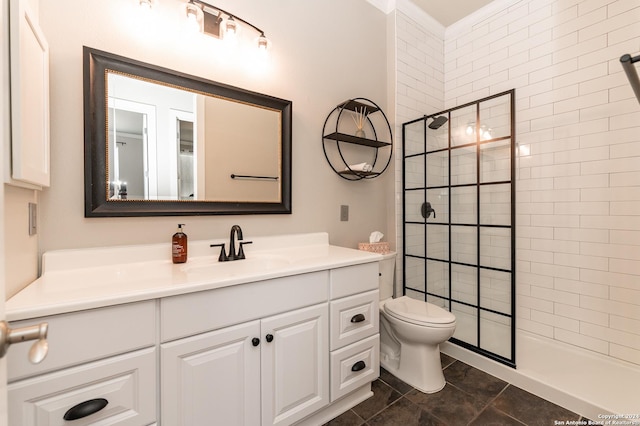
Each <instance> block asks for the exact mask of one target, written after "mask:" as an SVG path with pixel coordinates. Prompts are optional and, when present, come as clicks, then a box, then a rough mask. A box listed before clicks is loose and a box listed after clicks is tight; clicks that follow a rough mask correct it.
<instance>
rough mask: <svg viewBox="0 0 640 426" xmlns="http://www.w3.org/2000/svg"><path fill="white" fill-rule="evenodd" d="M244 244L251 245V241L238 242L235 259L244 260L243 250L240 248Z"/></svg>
mask: <svg viewBox="0 0 640 426" xmlns="http://www.w3.org/2000/svg"><path fill="white" fill-rule="evenodd" d="M245 244H253V241H240V248H239V249H238V257H237V259H246V257H245V255H244V249H243V248H242V246H243V245H245Z"/></svg>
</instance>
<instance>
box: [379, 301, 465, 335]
mask: <svg viewBox="0 0 640 426" xmlns="http://www.w3.org/2000/svg"><path fill="white" fill-rule="evenodd" d="M384 311H385V312H386V313H387V314H389V315H391V316H393V317H395V318H397V319H399V320H401V321H406V322H409V323H411V324H416V325H421V326H424V327H434V328H440V327H451V326H452V325H453V324H455V322H456V317H455V315H453V314H452V313H451V312H449V311H447V310H445V309H443V308H441V307H439V306H436V305H434V304H432V303H427V302H423V301H420V300H416V299H412V298H410V297H408V296H402V297H399V298H397V299H391V300H387V301H385V303H384Z"/></svg>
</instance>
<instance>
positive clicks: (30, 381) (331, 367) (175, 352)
mask: <svg viewBox="0 0 640 426" xmlns="http://www.w3.org/2000/svg"><path fill="white" fill-rule="evenodd" d="M320 237H322V238H319V237H318V236H314V235H311V237H310V239H309V240H308V241H309V247H308V248H299V247H296V248H294V249H291V251H290V252H287V256H289V257H287V258H291V259H297V258H296V256H299V259H298V260H295V261H294V260H292V261H291V262H292V263H291V265H293V266H290V267H284V269H282V271H279V272H274V271H273V270H272V271H270V270H269V269H267V270H265V271H264V272H262V271H260V272H259V273H254V275H251V274H252V272H251V271H252V270H251V269H250V268H251V265H252V263H250V262H248V261H247V262H246V264H242V263H241V262H231V263H230V264H224V265H218V264H217V263H213V264H212V265H209V264H208V263H203V264H204V265H205V269H203V270H199V269H198V265H199V264H198V263H197V262H193V263H191V265H187V266H191V268H190V269H188V268H182V267H181V266H180V265H172V264H171V263H168V262H166V261H164V262H158V263H153V264H150V265H146V264H144V263H142V265H145V266H144V268H145V269H144V270H137V269H135V268H139V267H140V266H138V265H140V264H139V263H134V264H133V265H132V266H131V267H128V266H127V265H126V264H125V265H122V264H117V265H118V266H117V267H116V268H115V271H116V272H115V273H111V272H109V271H108V270H107V269H108V268H107V269H105V267H104V266H102V262H98V261H96V262H95V263H96V265H97V266H95V268H98V269H96V270H95V271H93V270H92V269H91V268H92V266H91V265H90V263H91V262H84V264H86V263H89V265H88V266H87V268H85V269H83V270H82V271H81V272H78V271H77V270H75V269H74V270H72V273H70V274H66V273H64V272H60V270H62V269H63V267H64V265H67V264H71V262H69V260H67V259H66V258H61V259H59V260H57V259H55V258H49V259H48V262H47V267H48V268H51V270H54V271H58V273H57V274H50V275H48V276H47V274H46V272H45V274H44V277H43V278H41V279H39V281H37V282H36V283H35V285H34V286H33V287H32V288H31V289H27V290H28V291H27V292H25V293H22V294H20V293H19V294H18V295H16V296H15V297H14V298H12V299H11V300H9V301H8V302H7V304H8V305H9V309H8V319H9V321H10V326H11V327H12V328H13V327H24V326H28V325H34V324H38V323H41V322H48V323H49V334H48V337H47V339H48V341H49V353H48V355H47V357H46V358H45V359H44V361H43V362H42V363H40V364H37V365H32V364H30V363H29V362H28V361H27V358H28V357H27V352H28V351H29V347H30V345H29V344H28V343H22V344H19V345H15V347H14V346H12V348H11V349H10V350H9V352H8V375H9V386H8V398H9V424H11V425H28V426H31V425H47V426H55V425H60V426H62V425H68V424H78V425H89V424H109V425H137V426H150V425H163V426H174V425H180V426H189V425H193V426H196V425H197V426H199V425H204V424H206V425H209V424H212V425H218V424H219V425H225V426H234V425H238V426H247V425H249V426H269V425H278V426H285V425H294V424H295V425H298V426H304V425H308V426H317V425H319V424H324V423H326V422H328V421H329V420H331V419H332V418H334V417H337V416H338V415H340V414H341V413H343V412H345V411H346V410H348V409H349V408H351V407H353V406H355V405H356V404H358V403H360V402H362V401H364V400H365V399H367V398H369V397H371V396H372V392H371V385H370V383H371V382H372V381H373V380H375V379H376V378H377V377H378V374H379V361H378V353H379V348H378V344H379V343H378V342H379V338H378V335H379V334H378V315H379V314H378V268H379V266H378V265H379V264H378V259H377V257H375V256H373V257H372V255H371V254H370V253H363V252H358V251H356V250H350V249H344V248H338V247H334V246H329V245H320V244H318V243H319V242H325V243H326V235H320ZM292 241H297V240H296V239H293V240H292ZM257 244H258V242H254V245H257ZM278 244H279V246H282V245H283V244H282V242H278ZM294 247H295V246H294ZM207 248H208V245H207ZM141 250H143V251H144V250H145V248H141ZM134 252H135V253H138V251H137V250H129V251H127V255H130V254H131V253H134ZM162 253H165V251H162ZM73 254H74V255H75V257H74V263H77V256H78V253H73ZM98 254H101V255H102V256H98V257H97V258H99V259H104V258H109V256H110V255H112V253H107V252H105V253H102V252H100V253H98ZM92 255H94V254H92ZM105 255H106V256H105ZM145 256H147V254H145V255H144V256H142V258H145ZM52 259H53V261H58V264H57V265H56V264H54V263H52ZM89 260H90V259H89ZM147 261H148V260H147ZM295 262H299V263H295ZM52 265H55V266H56V268H57V269H56V268H54V267H53V266H52ZM245 265H246V267H245ZM146 268H151V269H152V270H153V277H154V278H153V280H152V279H150V278H149V273H150V272H149V269H146ZM207 268H208V269H207ZM218 268H219V270H220V271H221V274H222V273H226V274H227V275H220V276H219V277H216V276H215V274H213V273H212V274H211V277H209V276H208V275H206V274H205V272H203V271H208V270H211V271H216V270H217V269H218ZM287 268H291V269H287ZM105 272H106V273H105ZM242 274H246V277H245V276H244V275H242ZM78 277H81V278H82V279H80V278H78ZM130 277H142V278H141V279H140V280H139V283H138V281H137V280H138V278H130ZM221 277H222V278H221ZM73 280H76V281H77V287H74V286H75V285H76V284H75V282H76V281H73ZM118 280H122V281H118ZM225 280H227V281H225ZM83 283H89V284H85V285H89V286H91V285H93V286H94V287H95V289H96V291H102V292H103V293H102V294H101V296H100V297H98V296H95V297H94V298H93V299H90V300H89V299H88V301H87V302H85V303H81V302H78V301H77V300H78V299H77V298H76V299H73V297H74V296H73V295H75V294H80V295H84V294H88V293H89V290H87V291H86V292H85V286H83V285H82V284H83ZM138 286H139V287H138ZM58 288H59V289H60V290H59V291H60V292H61V294H60V295H59V296H56V297H58V299H54V300H52V296H51V294H52V292H53V293H55V290H56V289H58ZM41 295H47V297H45V298H41ZM65 296H66V297H71V298H72V302H69V306H68V308H67V309H65V308H64V306H63V303H64V301H65V300H66V299H65ZM34 301H35V302H34ZM36 302H37V303H36ZM79 306H82V307H81V308H79ZM21 309H22V310H21ZM105 401H106V402H107V403H106V404H105ZM74 407H76V409H75V410H74ZM78 407H80V408H78ZM87 407H93V408H91V409H89V410H88V411H89V414H88V415H86V416H85V417H83V418H79V419H77V420H71V421H65V419H64V417H65V414H67V413H68V412H69V410H71V411H72V412H76V411H82V409H84V408H87Z"/></svg>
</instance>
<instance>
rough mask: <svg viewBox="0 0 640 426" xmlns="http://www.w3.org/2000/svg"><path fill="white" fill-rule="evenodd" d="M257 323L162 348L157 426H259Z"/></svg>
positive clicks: (187, 339) (258, 332) (200, 336)
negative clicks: (162, 425) (160, 411)
mask: <svg viewBox="0 0 640 426" xmlns="http://www.w3.org/2000/svg"><path fill="white" fill-rule="evenodd" d="M259 334H260V323H259V321H252V322H249V323H245V324H240V325H237V326H233V327H228V328H224V329H221V330H217V331H213V332H210V333H204V334H199V335H197V336H193V337H188V338H185V339H180V340H177V341H174V342H170V343H165V344H163V345H162V350H161V354H162V355H161V356H162V360H161V362H162V372H161V381H162V388H161V393H162V396H161V399H162V414H161V418H162V424H165V425H181V426H199V425H203V424H212V425H213V424H216V425H217V424H219V425H225V426H234V425H247V426H255V425H258V424H260V346H262V345H263V344H264V343H263V342H260V344H259V345H258V346H254V345H253V343H252V339H253V338H258V337H259Z"/></svg>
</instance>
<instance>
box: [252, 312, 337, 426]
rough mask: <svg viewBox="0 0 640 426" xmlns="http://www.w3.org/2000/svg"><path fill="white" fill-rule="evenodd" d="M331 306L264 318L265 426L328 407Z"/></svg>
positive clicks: (287, 421)
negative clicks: (329, 319)
mask: <svg viewBox="0 0 640 426" xmlns="http://www.w3.org/2000/svg"><path fill="white" fill-rule="evenodd" d="M328 318H329V307H328V305H327V304H326V303H323V304H321V305H316V306H311V307H309V308H304V309H299V310H297V311H293V312H287V313H284V314H281V315H276V316H273V317H270V318H266V319H263V320H262V324H261V339H262V342H263V343H262V344H261V346H262V358H261V364H262V426H266V425H289V424H292V423H294V422H296V421H298V420H300V419H302V418H304V417H306V416H307V415H309V414H311V413H313V412H314V411H316V410H319V409H320V408H322V407H324V406H325V405H327V404H328V403H329V356H328V354H329V333H328Z"/></svg>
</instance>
